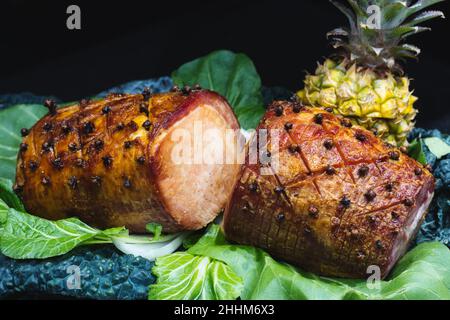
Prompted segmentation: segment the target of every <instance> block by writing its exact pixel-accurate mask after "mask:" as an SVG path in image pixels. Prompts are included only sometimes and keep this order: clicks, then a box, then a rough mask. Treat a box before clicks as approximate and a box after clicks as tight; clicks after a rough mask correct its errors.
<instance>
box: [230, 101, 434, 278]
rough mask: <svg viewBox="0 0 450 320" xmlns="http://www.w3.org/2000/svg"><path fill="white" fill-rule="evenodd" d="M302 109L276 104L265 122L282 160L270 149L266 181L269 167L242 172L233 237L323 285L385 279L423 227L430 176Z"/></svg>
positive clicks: (334, 120) (365, 136) (358, 133)
mask: <svg viewBox="0 0 450 320" xmlns="http://www.w3.org/2000/svg"><path fill="white" fill-rule="evenodd" d="M299 109H300V108H299V106H298V105H297V104H296V103H290V102H282V101H279V102H274V103H273V104H272V105H271V106H270V108H269V110H268V112H267V113H266V115H265V117H264V119H263V120H262V121H261V124H260V126H259V129H279V130H280V132H281V136H280V150H279V151H277V150H271V148H272V146H271V140H270V139H269V143H268V149H269V151H271V159H272V160H271V162H270V166H271V167H272V172H273V174H270V175H264V176H263V175H261V172H260V169H261V168H262V167H264V166H263V165H262V164H261V163H258V164H254V165H249V164H247V165H246V166H245V167H244V168H243V174H242V177H241V179H240V181H239V182H238V185H237V187H236V189H235V193H234V195H233V198H232V202H231V205H230V208H229V209H228V210H227V212H226V215H225V219H224V231H225V233H226V236H227V237H228V239H230V240H233V241H236V242H238V243H242V244H249V245H254V246H259V247H261V248H263V249H266V250H267V251H268V252H269V253H271V254H273V255H274V256H276V257H279V258H281V259H283V260H286V261H289V262H291V263H294V264H296V265H298V266H301V267H303V268H304V269H306V270H308V271H313V272H316V273H318V274H321V275H326V276H338V277H349V278H363V277H366V276H367V274H366V272H367V267H368V266H370V265H377V266H379V267H380V268H381V272H382V275H383V277H384V276H386V275H387V274H388V273H389V271H390V268H391V267H392V266H393V264H394V263H395V261H396V260H397V259H398V257H399V256H401V255H402V254H403V253H404V250H405V249H406V247H407V243H408V242H409V241H410V239H411V238H412V237H413V236H414V234H415V232H416V231H417V228H415V230H409V231H408V232H407V230H408V228H409V227H410V226H411V225H412V224H413V221H414V219H416V221H419V223H420V221H421V220H422V218H423V217H422V214H423V213H420V212H419V210H418V209H419V207H420V205H421V204H423V203H425V202H426V201H427V200H428V199H429V197H430V195H431V193H432V192H433V190H434V178H433V176H432V174H431V173H430V172H428V171H427V170H426V169H425V168H424V167H423V166H422V165H420V164H419V163H417V162H416V161H415V160H413V159H411V158H409V157H408V156H406V155H404V154H402V152H400V151H399V150H397V149H395V148H393V147H391V146H388V145H386V144H383V143H382V142H381V141H380V140H379V139H377V138H376V137H375V136H374V135H373V134H372V133H371V132H369V131H367V130H365V129H362V128H359V127H358V128H356V127H353V128H348V127H345V126H343V125H342V118H339V117H337V116H335V115H333V114H331V113H327V112H325V111H323V110H322V109H318V108H303V109H302V110H301V111H299ZM293 110H295V111H296V112H294V111H293ZM318 114H320V116H317V115H318ZM287 123H288V125H287V126H286V124H287ZM344 123H345V120H344ZM290 124H292V128H291V129H289V128H290V127H291V126H290ZM286 127H287V128H288V129H286ZM261 152H262V151H261ZM277 157H278V159H279V161H280V165H279V170H278V171H276V170H275V168H274V165H273V162H274V159H276V158H277ZM361 168H362V169H361ZM347 200H348V201H347ZM419 214H420V215H421V216H420V217H419V216H418V215H419Z"/></svg>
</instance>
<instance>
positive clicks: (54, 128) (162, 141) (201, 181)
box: [16, 90, 240, 232]
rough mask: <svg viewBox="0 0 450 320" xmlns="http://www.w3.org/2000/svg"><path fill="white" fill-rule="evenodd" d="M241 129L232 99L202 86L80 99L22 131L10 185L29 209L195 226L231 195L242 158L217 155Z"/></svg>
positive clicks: (233, 148)
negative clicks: (235, 158) (191, 88)
mask: <svg viewBox="0 0 450 320" xmlns="http://www.w3.org/2000/svg"><path fill="white" fill-rule="evenodd" d="M227 129H228V130H227ZM238 129H239V125H238V122H237V120H236V117H235V116H234V114H233V111H232V110H231V108H230V106H229V105H228V103H227V102H226V101H225V100H224V99H223V98H222V97H221V96H219V95H218V94H216V93H213V92H210V91H206V90H193V91H187V90H185V91H183V92H182V91H176V92H171V93H165V94H155V95H151V96H149V94H148V93H144V94H143V95H140V94H139V95H111V96H109V97H108V98H107V99H105V100H100V101H92V102H87V101H83V102H82V103H80V104H77V105H72V106H68V107H65V108H60V109H57V111H56V113H54V114H52V113H50V114H49V115H47V116H45V117H44V118H43V119H41V120H40V121H39V122H38V123H37V124H36V125H35V126H34V127H33V128H31V130H30V131H29V133H28V135H26V137H24V139H23V143H24V144H26V145H27V146H28V147H27V148H26V150H23V151H22V152H20V154H19V157H18V164H17V177H16V190H20V193H19V194H20V196H21V197H22V199H23V201H24V204H25V206H26V209H27V210H28V211H29V212H31V213H33V214H35V215H38V216H41V217H44V218H48V219H62V218H66V217H72V216H75V217H79V218H81V219H82V220H83V221H85V222H87V223H89V224H91V225H93V226H97V227H100V228H108V227H118V226H126V227H127V228H129V229H130V230H131V231H132V232H145V227H146V224H147V223H149V222H155V223H160V224H162V226H163V230H164V231H165V232H177V231H181V230H197V229H200V228H202V227H204V226H206V225H207V224H208V223H209V222H211V221H212V220H213V219H214V218H215V217H216V215H217V214H218V213H219V212H221V211H222V210H223V209H224V207H225V206H226V204H227V203H228V201H229V198H230V197H231V194H232V191H233V186H234V185H235V182H236V180H237V178H238V176H237V175H238V172H239V170H240V165H239V164H237V162H236V161H234V162H232V161H229V162H226V161H223V160H221V159H219V158H220V157H222V159H224V158H225V155H227V156H228V157H233V156H236V155H237V153H239V149H238V146H237V133H238ZM225 132H228V136H227V137H226V136H225V135H223V133H225ZM24 149H25V148H24ZM199 155H201V156H202V157H201V158H198V156H199ZM211 158H213V159H212V160H211Z"/></svg>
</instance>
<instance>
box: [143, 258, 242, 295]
mask: <svg viewBox="0 0 450 320" xmlns="http://www.w3.org/2000/svg"><path fill="white" fill-rule="evenodd" d="M152 271H153V274H155V275H156V276H157V277H158V282H157V283H156V284H154V285H151V286H150V291H149V299H150V300H235V299H237V298H238V297H239V295H240V294H241V291H242V288H243V282H242V279H241V278H239V277H238V276H237V275H236V274H235V273H234V272H233V270H232V269H231V268H230V267H229V266H227V265H226V264H225V263H223V262H220V261H216V260H214V259H211V258H208V257H205V256H194V255H192V254H189V253H186V252H176V253H173V254H171V255H168V256H165V257H161V258H158V259H157V260H156V265H155V267H153V269H152Z"/></svg>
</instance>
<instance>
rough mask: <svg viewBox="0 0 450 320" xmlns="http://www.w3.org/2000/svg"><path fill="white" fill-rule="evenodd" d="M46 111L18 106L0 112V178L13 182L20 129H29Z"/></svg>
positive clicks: (38, 106)
mask: <svg viewBox="0 0 450 320" xmlns="http://www.w3.org/2000/svg"><path fill="white" fill-rule="evenodd" d="M47 112H48V110H47V109H46V108H45V107H44V106H42V105H38V104H20V105H16V106H12V107H9V108H6V109H4V110H0V135H1V137H2V139H1V140H0V177H3V178H7V179H10V180H14V177H15V174H16V160H17V153H18V151H19V145H20V143H21V142H22V137H21V136H20V129H21V128H31V127H32V126H33V125H34V124H35V123H36V122H37V121H38V120H39V119H40V118H41V117H42V116H44V115H45V114H46V113H47Z"/></svg>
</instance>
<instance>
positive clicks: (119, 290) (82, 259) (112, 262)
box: [0, 246, 155, 300]
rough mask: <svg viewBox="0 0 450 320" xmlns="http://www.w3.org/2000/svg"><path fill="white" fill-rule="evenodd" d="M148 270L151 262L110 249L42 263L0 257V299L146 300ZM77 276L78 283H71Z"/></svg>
mask: <svg viewBox="0 0 450 320" xmlns="http://www.w3.org/2000/svg"><path fill="white" fill-rule="evenodd" d="M152 267H153V262H150V261H148V260H146V259H143V258H140V257H134V256H132V255H123V254H120V253H118V252H117V250H115V249H114V247H113V246H103V247H99V246H89V247H83V248H78V249H76V250H74V251H72V252H70V253H68V254H65V255H63V256H60V257H55V258H51V259H46V260H13V259H9V258H7V257H5V256H3V255H0V298H6V297H9V296H15V297H26V296H37V295H39V294H44V295H53V296H65V297H75V298H83V299H108V300H110V299H125V300H131V299H132V300H136V299H146V298H147V294H148V286H149V285H150V284H152V283H154V281H155V278H154V277H153V275H152V273H151V269H152ZM74 270H75V271H74ZM74 272H75V273H74ZM78 272H79V273H78ZM78 275H79V280H80V281H79V282H73V281H74V279H76V278H77V276H78ZM78 287H79V289H78Z"/></svg>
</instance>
